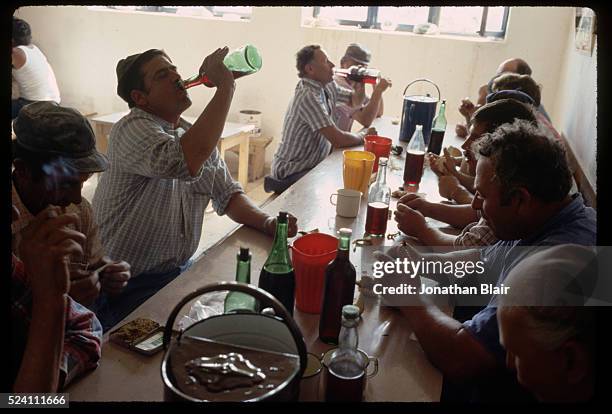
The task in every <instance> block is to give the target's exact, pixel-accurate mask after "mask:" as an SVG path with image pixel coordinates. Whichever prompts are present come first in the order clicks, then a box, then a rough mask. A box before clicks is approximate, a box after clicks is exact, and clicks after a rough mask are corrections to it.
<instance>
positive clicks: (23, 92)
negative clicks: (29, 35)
mask: <svg viewBox="0 0 612 414" xmlns="http://www.w3.org/2000/svg"><path fill="white" fill-rule="evenodd" d="M17 47H18V48H19V49H21V50H23V52H24V53H25V56H26V61H25V64H24V65H23V66H22V67H20V68H19V69H13V77H14V78H15V80H16V81H17V84H18V85H19V96H20V97H21V98H24V99H28V100H30V101H55V102H57V103H58V104H59V103H60V93H59V88H58V87H57V80H56V79H55V74H54V73H53V69H52V68H51V65H49V62H48V61H47V58H46V57H45V55H44V54H43V53H42V52H41V51H40V49H39V48H37V47H36V46H35V45H29V46H17Z"/></svg>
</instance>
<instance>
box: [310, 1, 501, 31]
mask: <svg viewBox="0 0 612 414" xmlns="http://www.w3.org/2000/svg"><path fill="white" fill-rule="evenodd" d="M378 7H379V6H368V15H367V18H366V20H364V21H359V20H344V19H339V20H337V22H338V24H339V25H341V26H357V27H360V28H363V29H380V22H379V21H378ZM503 7H504V16H503V18H502V25H501V30H499V31H487V30H486V27H487V18H488V14H489V7H488V6H483V7H482V16H481V17H480V29H479V30H478V31H476V32H474V33H473V34H470V33H462V32H442V31H441V32H440V34H448V35H454V36H467V37H475V36H477V37H493V38H497V39H503V38H504V37H505V36H506V30H507V28H508V17H509V15H510V7H508V6H503ZM320 10H321V6H315V7H313V12H312V17H314V18H317V17H318V16H319V13H320ZM440 11H441V7H440V6H435V7H429V16H428V18H427V23H433V24H435V25H439V23H440ZM413 30H414V25H413V24H401V23H400V24H398V25H397V27H396V29H395V31H399V32H412V31H413Z"/></svg>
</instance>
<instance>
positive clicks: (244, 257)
mask: <svg viewBox="0 0 612 414" xmlns="http://www.w3.org/2000/svg"><path fill="white" fill-rule="evenodd" d="M238 258H239V260H240V261H242V262H246V261H248V260H250V259H251V253H250V252H249V248H248V247H240V254H239V255H238Z"/></svg>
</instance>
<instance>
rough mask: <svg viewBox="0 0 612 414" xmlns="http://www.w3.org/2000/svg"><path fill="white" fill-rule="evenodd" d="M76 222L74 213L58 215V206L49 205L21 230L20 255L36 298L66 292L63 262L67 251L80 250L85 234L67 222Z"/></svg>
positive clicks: (50, 297)
mask: <svg viewBox="0 0 612 414" xmlns="http://www.w3.org/2000/svg"><path fill="white" fill-rule="evenodd" d="M78 222H79V218H78V216H77V215H76V214H63V215H59V209H58V208H56V207H49V208H47V209H45V210H43V211H41V212H40V213H38V214H37V215H36V217H34V219H33V220H32V222H31V223H30V224H29V225H28V226H27V227H25V228H24V229H23V230H22V231H21V242H20V245H19V255H20V259H21V260H22V261H23V264H24V268H25V271H26V275H27V276H28V280H29V283H30V284H31V286H32V295H33V296H34V298H36V300H45V299H55V298H57V297H59V296H62V295H64V294H66V293H67V292H68V287H69V276H68V275H69V273H68V268H67V264H66V263H67V261H68V257H69V256H70V255H73V254H74V255H79V254H83V248H82V247H81V245H82V244H83V243H84V242H85V235H83V234H82V233H80V232H78V231H76V230H72V229H69V228H68V227H66V226H67V225H68V224H77V223H78Z"/></svg>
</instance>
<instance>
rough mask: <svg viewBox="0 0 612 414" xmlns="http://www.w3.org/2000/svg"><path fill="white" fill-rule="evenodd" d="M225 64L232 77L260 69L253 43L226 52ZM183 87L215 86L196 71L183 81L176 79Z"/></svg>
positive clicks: (258, 57) (257, 54)
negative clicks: (195, 73)
mask: <svg viewBox="0 0 612 414" xmlns="http://www.w3.org/2000/svg"><path fill="white" fill-rule="evenodd" d="M223 63H224V64H225V66H226V67H227V68H228V69H229V70H230V71H232V74H233V75H234V79H238V78H241V77H243V76H246V75H250V74H252V73H255V72H257V71H259V69H261V65H262V60H261V55H260V54H259V51H258V50H257V48H256V47H255V46H253V45H245V46H243V47H241V48H240V49H236V50H234V51H232V52H230V53H228V54H227V55H226V56H225V58H224V59H223ZM178 82H179V84H180V85H182V87H183V88H184V89H189V88H191V87H193V86H197V85H205V86H208V87H209V88H212V87H213V86H215V84H214V83H212V81H211V80H210V79H208V76H206V74H205V73H198V74H197V75H194V76H192V77H190V78H187V79H185V80H183V81H180V80H179V81H178Z"/></svg>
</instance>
